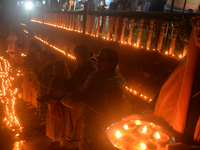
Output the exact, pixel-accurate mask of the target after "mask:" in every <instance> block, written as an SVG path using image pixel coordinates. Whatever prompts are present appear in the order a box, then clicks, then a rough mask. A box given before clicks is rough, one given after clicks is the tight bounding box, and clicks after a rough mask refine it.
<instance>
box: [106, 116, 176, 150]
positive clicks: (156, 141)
mask: <svg viewBox="0 0 200 150" xmlns="http://www.w3.org/2000/svg"><path fill="white" fill-rule="evenodd" d="M106 132H107V136H108V138H109V140H110V142H111V143H112V144H113V145H114V146H115V147H116V148H118V149H121V150H164V149H165V146H166V144H170V143H175V138H174V136H173V135H172V134H171V133H170V132H169V131H167V130H166V129H164V128H162V127H161V126H159V125H157V124H154V123H152V122H148V121H142V120H130V121H127V122H125V121H121V122H117V123H114V124H112V125H110V126H109V127H108V128H107V131H106Z"/></svg>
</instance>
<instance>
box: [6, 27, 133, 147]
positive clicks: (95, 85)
mask: <svg viewBox="0 0 200 150" xmlns="http://www.w3.org/2000/svg"><path fill="white" fill-rule="evenodd" d="M13 34H14V31H11V36H13ZM9 39H10V36H9V38H8V40H9ZM15 39H16V41H15V42H14V41H12V42H13V43H12V44H13V45H14V50H13V51H12V52H10V51H9V52H8V53H9V54H12V55H10V60H11V61H12V62H14V63H13V67H14V69H15V70H17V72H18V73H19V74H20V75H21V76H19V78H23V81H22V83H21V84H20V86H21V87H22V92H23V97H22V98H23V100H24V101H25V102H26V107H27V108H28V109H32V108H37V114H38V117H39V119H40V123H41V126H44V125H45V126H46V136H48V137H49V138H50V139H52V142H50V143H49V144H47V147H51V146H52V145H55V144H60V146H62V147H63V146H66V147H68V148H71V149H76V148H77V149H80V150H86V149H88V150H91V149H95V150H97V149H99V150H102V149H104V150H106V149H108V150H111V149H114V147H113V146H112V145H111V143H110V142H109V140H108V138H107V136H106V132H105V131H106V128H107V127H108V126H109V125H111V124H112V123H113V122H116V121H120V120H121V118H122V117H125V116H126V115H128V113H129V112H128V111H129V110H130V109H127V108H129V107H130V105H131V103H130V98H129V94H128V91H127V90H126V86H127V83H126V81H125V80H124V78H123V77H122V76H121V75H120V73H119V68H118V67H117V64H118V54H117V53H116V51H115V50H113V49H111V48H102V49H101V50H100V52H99V55H98V57H97V59H96V60H95V59H94V58H92V57H91V56H92V55H91V51H90V50H89V49H88V47H87V46H85V45H78V46H77V47H75V48H74V50H73V53H74V56H75V57H76V61H77V64H76V67H75V68H74V72H73V73H70V72H69V70H68V65H69V64H67V63H66V61H65V60H61V59H58V58H57V56H56V55H55V54H54V53H52V52H49V51H47V50H45V49H44V47H43V46H40V45H39V43H38V42H37V41H36V40H35V39H34V36H33V34H32V32H31V31H29V34H25V33H22V34H20V35H17V36H16V38H15ZM26 42H28V44H26V45H25V44H24V43H26ZM8 44H9V42H8ZM22 54H23V56H22ZM13 55H14V57H13ZM24 56H25V57H24ZM16 80H17V79H16ZM18 86H19V84H18Z"/></svg>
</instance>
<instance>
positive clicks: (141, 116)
mask: <svg viewBox="0 0 200 150" xmlns="http://www.w3.org/2000/svg"><path fill="white" fill-rule="evenodd" d="M152 116H153V111H150V110H147V111H144V112H143V113H141V114H133V115H130V116H127V117H125V118H122V120H123V121H129V120H141V119H145V118H147V117H152Z"/></svg>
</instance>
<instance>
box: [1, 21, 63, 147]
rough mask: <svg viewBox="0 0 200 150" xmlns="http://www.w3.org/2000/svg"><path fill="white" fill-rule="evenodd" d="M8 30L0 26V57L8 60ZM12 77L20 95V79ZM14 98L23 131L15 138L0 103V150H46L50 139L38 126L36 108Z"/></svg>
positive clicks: (43, 128) (41, 127)
mask: <svg viewBox="0 0 200 150" xmlns="http://www.w3.org/2000/svg"><path fill="white" fill-rule="evenodd" d="M8 30H9V24H7V25H6V24H4V25H2V24H0V56H3V57H4V58H5V59H9V55H8V54H7V52H6V49H7V44H6V38H7V36H8ZM10 63H11V66H12V64H13V62H12V61H10ZM12 76H13V75H12ZM13 77H15V81H14V82H15V83H14V86H15V87H18V88H19V92H18V93H21V91H22V89H21V88H20V85H21V82H22V78H21V77H18V78H17V77H16V76H13ZM16 98H17V99H16V104H15V108H16V110H15V111H16V115H17V116H18V118H19V120H20V124H21V125H22V127H23V129H22V132H21V133H20V136H19V137H18V138H16V137H15V132H13V131H12V130H10V128H8V127H7V125H6V122H5V121H4V118H5V117H6V114H5V112H6V110H5V104H3V103H0V150H47V148H46V145H47V144H48V143H49V142H51V139H49V138H48V137H46V135H45V124H43V125H40V123H41V122H40V121H39V119H38V115H37V110H36V108H34V107H32V106H27V105H28V104H27V103H26V102H25V101H23V100H22V99H19V98H18V96H17V95H16ZM17 141H23V143H22V142H20V144H19V145H20V146H19V149H17V146H16V143H17ZM53 149H54V150H56V149H60V147H59V145H58V144H57V145H54V146H52V147H50V148H48V150H53Z"/></svg>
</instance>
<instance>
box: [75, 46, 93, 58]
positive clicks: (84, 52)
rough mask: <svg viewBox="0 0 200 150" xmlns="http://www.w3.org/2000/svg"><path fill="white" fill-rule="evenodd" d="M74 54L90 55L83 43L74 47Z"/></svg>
mask: <svg viewBox="0 0 200 150" xmlns="http://www.w3.org/2000/svg"><path fill="white" fill-rule="evenodd" d="M73 52H74V54H78V55H81V56H83V57H86V56H90V51H89V49H88V47H87V46H85V45H78V46H76V47H75V49H74V51H73Z"/></svg>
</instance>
